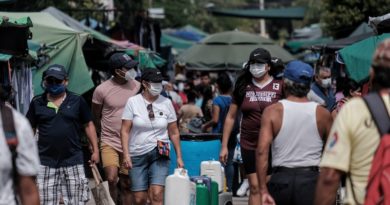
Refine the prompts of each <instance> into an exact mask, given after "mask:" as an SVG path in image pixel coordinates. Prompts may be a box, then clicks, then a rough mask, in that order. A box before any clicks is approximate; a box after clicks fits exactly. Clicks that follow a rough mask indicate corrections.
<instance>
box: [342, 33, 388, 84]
mask: <svg viewBox="0 0 390 205" xmlns="http://www.w3.org/2000/svg"><path fill="white" fill-rule="evenodd" d="M386 38H390V34H387V33H386V34H382V35H380V36H373V37H369V38H367V39H365V40H362V41H359V42H357V43H355V44H352V45H350V46H347V47H345V48H343V49H341V50H340V51H339V53H340V55H341V57H342V59H343V61H344V63H345V67H346V68H347V73H348V75H349V77H350V78H351V79H353V80H355V81H357V82H360V81H362V80H365V79H367V78H368V76H369V70H370V67H371V61H372V55H374V51H375V49H376V47H377V46H378V44H379V43H380V42H382V41H383V40H385V39H386Z"/></svg>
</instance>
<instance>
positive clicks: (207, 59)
mask: <svg viewBox="0 0 390 205" xmlns="http://www.w3.org/2000/svg"><path fill="white" fill-rule="evenodd" d="M259 47H261V48H264V49H267V50H268V51H269V52H270V53H271V55H272V56H274V57H279V58H281V59H282V60H283V61H284V62H288V61H291V60H293V59H294V57H293V56H292V55H291V54H290V53H289V52H287V51H286V50H284V49H283V48H281V47H280V46H278V45H276V44H275V43H274V42H273V41H272V40H270V39H267V38H263V37H260V36H258V35H253V34H250V33H246V32H242V31H228V32H221V33H216V34H213V35H210V36H208V37H206V38H205V39H204V40H203V41H201V42H200V43H198V44H195V45H194V46H192V47H191V48H189V49H188V50H187V51H185V52H184V53H182V54H181V55H179V57H178V60H179V61H181V62H183V63H186V67H187V69H189V70H213V71H217V70H240V69H241V68H242V65H243V63H244V62H246V61H247V60H248V57H249V54H250V52H251V51H252V50H254V49H256V48H259Z"/></svg>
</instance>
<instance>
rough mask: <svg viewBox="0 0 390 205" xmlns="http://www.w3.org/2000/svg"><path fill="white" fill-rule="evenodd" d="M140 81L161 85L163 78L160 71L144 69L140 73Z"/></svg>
mask: <svg viewBox="0 0 390 205" xmlns="http://www.w3.org/2000/svg"><path fill="white" fill-rule="evenodd" d="M141 80H144V81H148V82H153V83H161V82H162V81H163V76H162V74H161V71H160V70H158V69H156V68H145V70H144V71H142V75H141Z"/></svg>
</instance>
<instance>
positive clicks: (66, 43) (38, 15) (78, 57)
mask: <svg viewBox="0 0 390 205" xmlns="http://www.w3.org/2000/svg"><path fill="white" fill-rule="evenodd" d="M0 15H1V16H7V17H10V18H22V17H30V18H31V21H32V23H33V25H34V26H33V27H32V28H31V29H30V30H31V32H32V33H33V38H32V41H33V42H35V43H37V44H41V45H43V44H44V45H46V46H47V47H48V48H49V49H48V52H47V54H48V56H49V58H50V60H49V62H48V63H47V64H45V66H44V67H42V68H40V69H38V70H37V71H36V72H35V74H34V76H33V84H34V93H35V94H40V93H42V92H43V90H42V88H41V86H40V85H41V80H42V73H43V71H44V70H46V69H47V67H48V66H49V65H51V64H55V63H56V64H61V65H63V66H65V68H67V69H68V75H69V86H68V89H69V90H70V91H72V92H75V93H78V94H83V93H85V92H86V91H88V90H90V89H91V88H93V86H94V84H93V82H92V79H91V77H90V74H89V72H88V67H87V65H86V63H85V59H84V56H83V52H82V45H83V44H84V42H85V41H86V39H87V37H88V35H89V34H88V33H86V32H81V31H75V30H74V29H72V28H70V27H68V26H66V25H65V24H63V23H62V22H60V21H58V20H57V19H56V18H54V17H53V16H51V15H50V14H48V13H44V12H30V13H28V12H26V13H22V12H20V13H19V12H18V13H16V12H15V13H11V12H0Z"/></svg>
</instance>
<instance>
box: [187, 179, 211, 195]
mask: <svg viewBox="0 0 390 205" xmlns="http://www.w3.org/2000/svg"><path fill="white" fill-rule="evenodd" d="M190 179H191V181H193V182H195V183H196V184H204V185H205V186H206V187H207V190H208V191H209V192H211V178H210V177H208V176H195V177H191V178H190Z"/></svg>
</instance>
